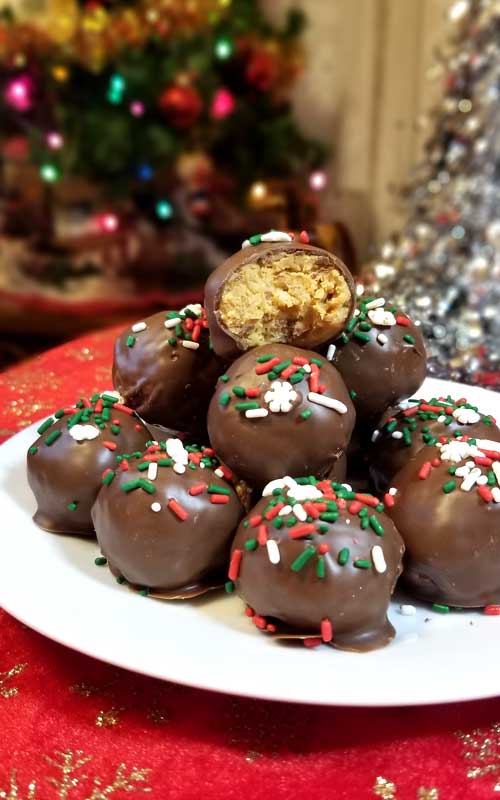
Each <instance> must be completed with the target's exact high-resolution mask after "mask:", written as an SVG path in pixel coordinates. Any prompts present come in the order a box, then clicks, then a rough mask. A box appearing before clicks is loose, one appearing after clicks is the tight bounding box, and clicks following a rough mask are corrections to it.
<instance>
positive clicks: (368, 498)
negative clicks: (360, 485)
mask: <svg viewBox="0 0 500 800" xmlns="http://www.w3.org/2000/svg"><path fill="white" fill-rule="evenodd" d="M356 500H359V502H360V503H364V504H365V505H366V506H371V507H372V508H375V506H378V504H379V499H378V498H377V497H374V496H373V495H372V494H359V493H358V494H356Z"/></svg>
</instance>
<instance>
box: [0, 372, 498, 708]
mask: <svg viewBox="0 0 500 800" xmlns="http://www.w3.org/2000/svg"><path fill="white" fill-rule="evenodd" d="M448 393H451V394H452V395H453V396H454V397H461V396H463V395H467V397H468V398H469V399H470V401H471V402H474V403H477V404H478V405H480V406H481V409H482V410H484V411H485V412H486V413H492V414H494V415H496V416H497V417H498V416H500V414H499V412H500V395H498V394H495V393H493V392H488V391H486V390H484V389H478V388H470V387H464V386H461V385H460V384H451V383H448V382H445V381H437V380H430V379H428V380H427V381H426V382H425V384H424V387H423V388H422V390H421V391H420V392H419V395H421V396H424V397H428V398H430V397H432V396H434V395H436V394H438V395H441V394H448ZM36 427H37V426H36V425H34V426H32V427H31V428H28V429H26V430H25V431H23V432H22V433H19V434H18V435H17V436H14V437H13V438H12V439H10V440H9V441H8V442H6V443H5V444H4V445H3V446H2V447H1V448H0V508H1V509H2V526H1V530H0V605H1V606H3V608H5V610H6V611H8V612H9V613H10V614H12V615H13V616H14V617H16V618H17V619H19V620H21V621H22V622H24V623H26V624H27V625H29V626H30V627H31V628H34V629H35V630H37V631H39V632H40V633H43V634H45V635H46V636H48V637H50V638H51V639H54V640H55V641H57V642H61V643H62V644H65V645H67V646H68V647H72V648H74V649H75V650H79V651H81V652H82V653H86V654H88V655H90V656H94V657H95V658H99V659H102V660H103V661H108V662H110V663H111V664H115V665H117V666H120V667H126V668H127V669H130V670H134V671H136V672H141V673H144V674H146V675H152V676H154V677H156V678H163V679H165V680H171V681H176V682H178V683H183V684H188V685H190V686H197V687H200V688H203V689H213V690H216V691H221V692H230V693H233V694H239V695H249V696H252V697H261V698H266V699H272V700H284V701H294V702H300V703H319V704H324V705H353V706H391V705H408V704H411V705H418V704H423V703H442V702H451V701H456V700H472V699H475V698H480V697H491V696H493V695H500V673H499V670H498V663H499V661H500V618H499V617H487V616H485V615H484V614H482V613H481V612H456V613H452V614H448V615H441V614H438V613H435V612H433V611H432V610H430V609H429V608H428V607H424V606H421V607H419V608H418V609H417V614H416V616H413V617H404V616H402V615H401V614H400V613H399V612H398V608H399V602H394V603H393V605H392V608H391V612H390V616H391V619H392V622H393V624H394V626H395V628H396V630H397V636H396V639H395V640H394V642H393V643H392V644H390V645H389V646H388V647H386V648H385V649H383V650H378V651H376V652H373V653H367V654H355V653H344V652H341V651H337V650H333V649H331V648H329V647H318V648H316V649H315V650H309V649H306V648H305V647H302V646H297V645H290V644H288V645H286V644H278V643H277V642H273V641H272V640H270V639H269V638H267V637H266V636H265V635H263V634H261V633H260V632H259V631H257V630H256V629H255V627H254V626H253V625H252V624H251V622H250V621H249V620H248V618H247V617H246V616H245V615H244V613H243V604H242V602H241V601H240V600H239V599H238V598H237V597H235V596H227V595H225V594H224V593H221V594H218V595H217V596H212V597H209V598H208V599H201V600H197V601H192V602H189V603H188V602H171V603H168V602H162V601H157V600H152V599H150V598H146V597H141V596H140V595H138V594H136V593H134V592H132V591H130V590H129V589H127V587H126V586H119V585H118V584H117V583H116V581H115V580H114V579H113V578H112V576H111V574H110V573H109V571H108V570H107V568H105V567H96V566H95V565H94V558H95V556H96V555H98V549H97V545H96V544H95V542H92V541H87V540H82V539H77V538H72V537H70V536H67V537H65V536H58V535H53V534H48V533H45V532H43V531H41V530H40V529H39V528H37V527H36V526H35V524H34V523H33V522H32V519H31V515H32V513H33V511H34V508H35V503H34V499H33V497H32V495H31V492H30V490H29V488H28V485H27V481H26V470H25V453H26V450H27V448H28V447H29V445H30V444H31V443H32V442H33V441H34V439H35V438H36V434H35V428H36ZM499 568H500V565H499ZM399 600H400V598H399Z"/></svg>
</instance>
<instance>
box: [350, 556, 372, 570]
mask: <svg viewBox="0 0 500 800" xmlns="http://www.w3.org/2000/svg"><path fill="white" fill-rule="evenodd" d="M371 565H372V562H371V561H368V560H367V559H366V558H357V559H356V561H355V562H354V566H355V567H357V568H358V569H370V567H371Z"/></svg>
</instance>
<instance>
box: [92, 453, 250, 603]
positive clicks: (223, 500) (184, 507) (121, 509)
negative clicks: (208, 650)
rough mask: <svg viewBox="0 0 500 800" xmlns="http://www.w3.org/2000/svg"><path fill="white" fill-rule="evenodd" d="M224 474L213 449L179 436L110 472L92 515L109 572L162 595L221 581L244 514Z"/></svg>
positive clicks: (175, 594)
mask: <svg viewBox="0 0 500 800" xmlns="http://www.w3.org/2000/svg"><path fill="white" fill-rule="evenodd" d="M225 475H226V476H227V478H228V479H226V478H225V477H224V476H225ZM229 477H230V473H229V471H228V470H227V469H226V468H225V467H221V465H220V464H219V462H218V460H217V459H216V458H214V454H213V450H211V449H210V448H200V447H197V446H194V445H193V446H187V445H186V446H184V445H183V444H182V442H181V440H180V439H167V441H166V442H162V443H160V444H153V445H151V446H150V447H149V448H148V450H147V452H145V453H144V454H143V455H142V456H141V457H139V458H138V459H137V458H134V459H131V460H129V461H128V469H127V470H126V471H123V470H121V469H119V470H114V471H112V472H109V473H108V474H107V475H106V476H105V478H104V484H105V485H104V486H103V487H102V490H101V492H100V493H99V496H98V498H97V501H96V503H95V505H94V508H93V511H92V517H93V520H94V524H95V529H96V534H97V539H98V542H99V545H100V547H101V551H102V554H103V556H104V557H105V558H106V559H107V560H108V564H109V567H110V569H111V571H112V572H113V573H114V574H115V575H116V576H117V577H118V578H119V579H120V580H127V581H128V582H129V583H131V584H133V585H134V586H138V587H142V588H143V589H146V590H148V591H151V592H154V593H156V594H158V593H159V594H164V595H166V596H167V597H189V596H191V595H196V594H200V593H202V592H203V591H205V590H207V589H209V588H212V587H213V586H214V585H217V584H221V583H223V581H224V574H225V571H226V569H227V560H228V556H229V550H230V547H231V542H232V538H233V536H234V531H235V529H236V526H237V525H238V522H239V519H240V517H241V515H242V513H243V508H242V506H241V504H240V501H239V499H238V496H237V494H236V491H235V489H234V488H233V486H232V484H231V483H230V482H229Z"/></svg>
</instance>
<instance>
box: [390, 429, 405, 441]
mask: <svg viewBox="0 0 500 800" xmlns="http://www.w3.org/2000/svg"><path fill="white" fill-rule="evenodd" d="M391 436H392V438H393V439H402V438H403V432H402V431H393V432H392V433H391Z"/></svg>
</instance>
